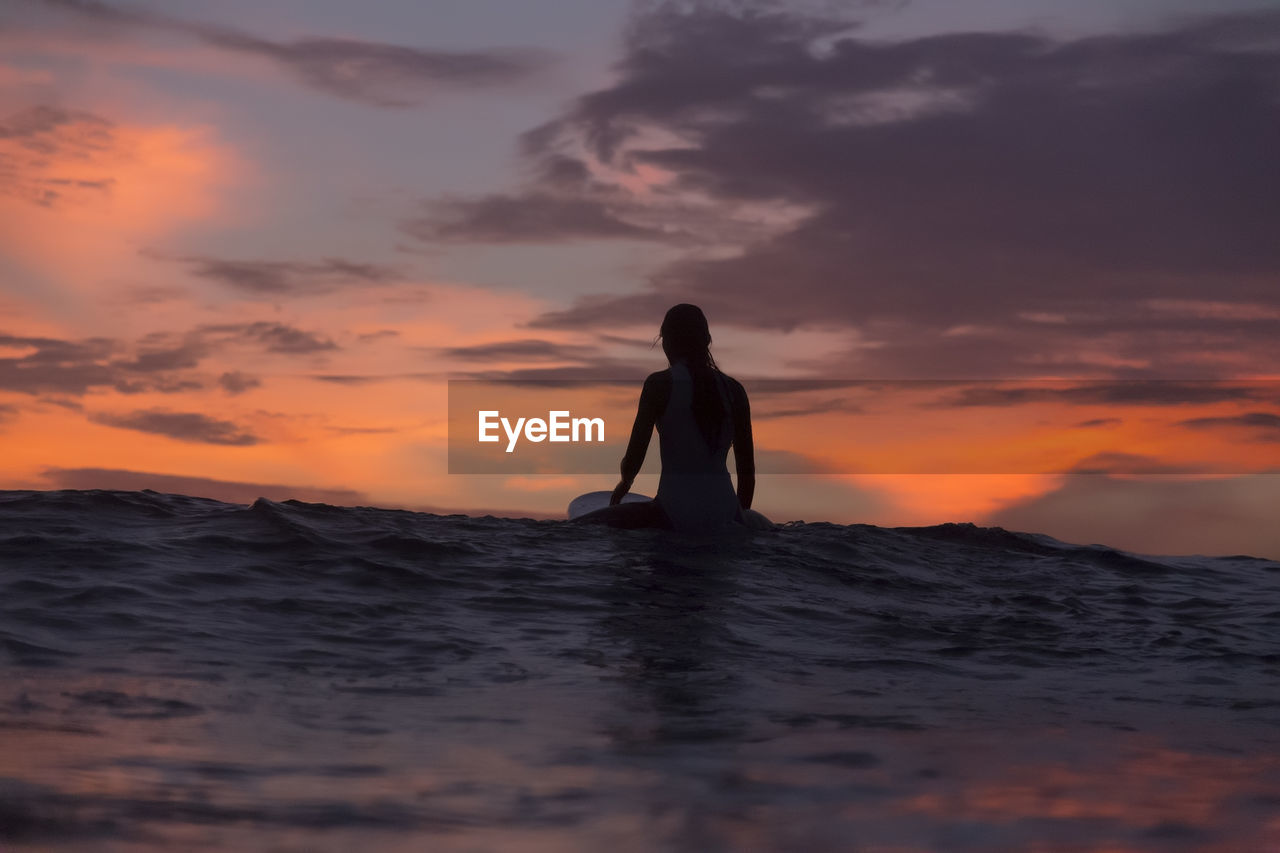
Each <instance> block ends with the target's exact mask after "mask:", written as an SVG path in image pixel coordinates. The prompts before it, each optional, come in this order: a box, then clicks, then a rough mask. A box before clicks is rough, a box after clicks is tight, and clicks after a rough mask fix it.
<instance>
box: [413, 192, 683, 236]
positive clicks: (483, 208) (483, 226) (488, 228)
mask: <svg viewBox="0 0 1280 853" xmlns="http://www.w3.org/2000/svg"><path fill="white" fill-rule="evenodd" d="M632 207H633V208H634V205H632ZM625 215H626V213H625V208H624V209H623V210H622V211H619V210H616V209H615V208H614V207H613V206H611V205H610V204H609V203H608V202H606V201H603V200H600V199H596V198H588V197H584V198H573V197H563V196H557V195H552V194H550V193H544V192H537V191H535V192H530V193H526V194H523V195H490V196H484V197H483V198H477V199H447V200H443V201H437V202H432V203H430V204H429V205H428V206H427V213H426V215H424V216H422V217H420V218H418V219H415V220H412V221H409V222H406V223H405V224H404V230H405V232H406V233H408V234H409V235H411V236H413V237H417V238H418V239H420V240H426V241H429V242H437V241H438V242H476V243H548V242H558V241H564V240H579V239H596V240H601V239H606V240H607V239H619V240H670V239H673V235H672V234H670V233H667V232H664V231H662V230H661V229H657V228H651V227H646V226H643V225H639V224H636V223H633V222H628V221H626V220H625V218H624V217H625Z"/></svg>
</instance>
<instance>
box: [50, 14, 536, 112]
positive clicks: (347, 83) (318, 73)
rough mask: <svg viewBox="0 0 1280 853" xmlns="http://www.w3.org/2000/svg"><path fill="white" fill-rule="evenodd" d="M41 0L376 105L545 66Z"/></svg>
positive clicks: (522, 56) (526, 56) (530, 55)
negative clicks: (196, 44) (285, 35)
mask: <svg viewBox="0 0 1280 853" xmlns="http://www.w3.org/2000/svg"><path fill="white" fill-rule="evenodd" d="M40 2H42V3H43V5H45V6H50V7H54V8H58V9H63V10H66V11H68V12H72V13H75V14H77V15H79V16H81V17H84V18H88V19H90V20H93V21H96V22H99V23H102V24H109V25H114V26H122V27H144V28H148V29H152V30H159V31H163V32H169V33H176V34H180V35H185V36H189V37H192V38H195V39H198V40H199V41H202V42H204V43H205V44H209V45H212V46H214V47H217V48H221V49H223V50H226V51H230V52H233V53H239V54H242V55H248V56H258V57H261V58H263V59H267V60H269V61H271V62H274V63H275V64H277V65H278V66H280V67H281V68H283V69H285V70H286V71H288V72H289V73H290V74H292V75H293V76H295V77H297V78H298V79H299V80H301V81H302V82H303V83H305V84H306V85H308V86H310V87H312V88H314V89H318V90H320V91H323V92H326V93H328V94H330V95H335V96H337V97H340V98H346V99H349V100H353V101H359V102H361V103H366V104H373V105H375V106H381V107H410V106H414V105H416V104H418V103H421V101H422V99H423V98H424V97H425V96H427V95H429V94H430V93H431V92H434V91H436V90H439V89H444V88H473V87H479V86H494V85H510V84H512V83H518V82H520V81H521V80H524V79H525V78H527V77H528V76H529V75H531V74H534V73H537V72H539V71H541V70H543V69H544V68H545V67H546V66H547V65H548V64H549V57H547V56H546V55H545V54H543V53H540V52H537V51H532V50H515V49H496V50H484V51H444V50H426V49H423V48H416V47H406V46H403V45H396V44H387V43H385V42H371V41H363V40H359V39H346V38H305V39H296V40H293V41H272V40H270V39H265V38H261V37H258V36H255V35H252V34H251V33H247V32H244V31H243V30H238V29H235V28H233V27H225V26H219V25H215V24H202V23H194V22H191V21H186V20H182V19H180V18H174V17H171V16H169V15H165V14H162V13H158V12H151V11H146V10H142V9H137V8H124V7H117V6H113V5H109V4H106V3H100V2H93V0H40Z"/></svg>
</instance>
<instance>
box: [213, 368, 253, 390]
mask: <svg viewBox="0 0 1280 853" xmlns="http://www.w3.org/2000/svg"><path fill="white" fill-rule="evenodd" d="M218 385H219V386H220V387H221V388H222V390H224V391H226V392H227V393H228V394H243V393H244V392H245V391H249V390H251V389H253V388H259V387H261V386H262V380H261V379H259V378H258V377H256V376H250V375H249V374H247V373H241V372H240V371H239V370H231V371H228V372H226V373H224V374H222V375H221V376H219V377H218Z"/></svg>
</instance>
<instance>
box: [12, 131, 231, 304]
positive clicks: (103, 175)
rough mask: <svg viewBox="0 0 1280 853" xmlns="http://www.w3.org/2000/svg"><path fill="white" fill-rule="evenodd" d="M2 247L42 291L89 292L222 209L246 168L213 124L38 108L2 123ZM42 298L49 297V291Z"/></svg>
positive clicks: (211, 217) (46, 299)
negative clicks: (150, 248)
mask: <svg viewBox="0 0 1280 853" xmlns="http://www.w3.org/2000/svg"><path fill="white" fill-rule="evenodd" d="M4 125H5V129H6V131H7V133H6V134H5V135H4V136H0V163H3V164H4V165H3V167H2V168H3V169H4V173H5V174H4V178H5V180H4V181H3V182H0V183H3V184H4V186H5V187H6V189H5V190H4V191H3V192H0V248H2V249H3V251H4V252H5V254H6V255H7V256H8V257H9V258H10V259H12V260H14V261H16V262H17V263H18V264H19V265H20V266H21V267H23V268H25V269H26V270H27V271H28V272H29V273H30V274H31V275H32V276H33V278H34V280H38V281H39V285H35V284H29V287H31V288H32V289H36V288H37V287H39V288H41V289H43V288H46V287H48V286H49V285H53V287H54V288H55V290H59V291H61V290H67V289H69V290H72V291H84V290H91V289H94V288H99V287H101V285H102V281H103V279H104V277H110V276H112V275H119V274H121V273H122V272H124V271H126V270H128V269H129V268H130V267H131V266H133V265H135V264H136V263H137V262H138V259H137V252H138V250H139V249H140V248H143V247H145V246H147V245H149V244H150V243H152V242H153V241H155V240H156V239H158V238H160V237H162V236H164V235H166V234H169V233H172V232H175V231H177V230H178V229H180V228H182V227H184V226H186V225H189V224H190V223H192V222H195V221H204V220H210V219H215V218H217V217H218V216H219V215H220V214H221V213H222V212H223V206H222V203H221V202H222V194H223V191H224V190H225V188H226V187H227V186H228V185H229V184H231V183H233V182H235V181H236V180H238V179H239V178H240V177H241V176H242V175H243V172H244V167H243V164H242V162H241V161H240V160H239V159H238V158H237V157H236V156H235V155H234V154H233V153H232V152H231V151H230V150H229V149H227V148H226V147H225V146H223V145H222V144H221V143H219V142H218V141H217V140H216V134H215V133H214V131H213V130H212V129H211V128H208V127H184V126H177V125H143V124H130V123H116V122H113V121H109V120H107V119H105V118H102V117H100V116H97V115H94V114H92V113H88V112H82V111H73V110H62V109H55V108H52V107H35V108H30V109H26V110H22V111H19V112H17V113H13V114H11V115H9V116H8V117H6V118H5V119H4ZM43 300H44V301H46V302H47V301H49V300H50V295H49V294H44V296H43Z"/></svg>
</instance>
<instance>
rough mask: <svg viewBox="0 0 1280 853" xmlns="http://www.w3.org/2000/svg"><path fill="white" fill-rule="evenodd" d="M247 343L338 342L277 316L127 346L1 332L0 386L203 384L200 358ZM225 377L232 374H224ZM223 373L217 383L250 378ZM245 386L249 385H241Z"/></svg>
mask: <svg viewBox="0 0 1280 853" xmlns="http://www.w3.org/2000/svg"><path fill="white" fill-rule="evenodd" d="M245 344H248V345H250V346H253V347H257V348H260V349H262V350H265V351H266V352H270V353H278V354H281V355H313V354H316V353H321V352H329V351H333V350H336V349H338V345H337V344H336V343H334V342H333V341H332V340H330V339H328V338H327V337H324V336H322V335H319V334H316V333H314V332H308V331H304V330H302V329H298V328H296V327H294V326H289V325H287V324H284V323H271V322H266V321H259V322H256V323H231V324H211V325H206V326H200V327H198V328H196V329H194V330H192V331H189V332H185V333H171V332H157V333H153V334H149V335H145V336H143V337H142V338H141V339H139V340H138V341H136V342H134V343H133V344H132V345H130V344H126V343H125V342H122V341H117V340H114V339H111V338H102V337H95V338H86V339H84V340H79V341H71V340H62V339H58V338H43V337H23V336H17V335H6V334H0V348H5V349H7V350H10V351H16V352H14V353H13V354H10V355H7V356H5V357H0V390H5V391H19V392H22V393H26V394H48V393H52V394H69V395H73V396H80V395H83V394H85V393H87V392H88V391H90V390H92V389H95V388H112V389H115V390H116V391H119V392H121V393H125V394H133V393H140V392H144V391H156V392H159V393H165V394H172V393H178V392H181V391H194V390H199V389H201V388H203V387H205V383H206V379H207V377H205V376H203V375H201V374H200V373H199V372H198V369H199V367H200V365H201V364H202V363H203V362H204V360H205V359H207V358H209V357H210V356H212V355H214V354H215V353H216V352H218V351H220V350H223V349H225V348H227V347H229V346H237V345H245ZM226 376H232V377H233V378H231V379H227V378H226ZM253 381H256V380H253V379H252V377H247V376H245V375H244V374H240V373H232V374H224V378H223V379H220V380H219V384H221V385H222V387H223V388H224V389H225V390H228V391H231V390H232V388H231V386H230V385H228V383H232V384H236V383H243V382H253ZM245 387H246V388H247V387H250V386H245Z"/></svg>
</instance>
